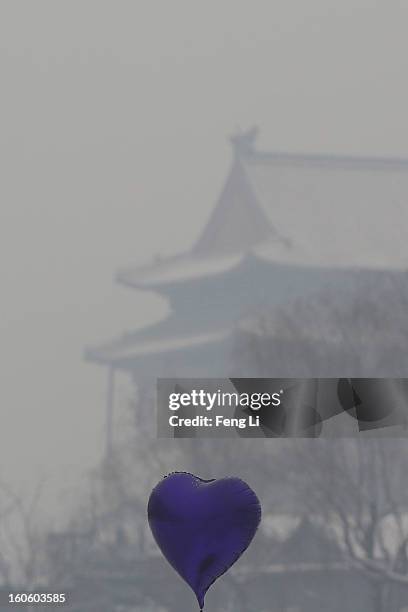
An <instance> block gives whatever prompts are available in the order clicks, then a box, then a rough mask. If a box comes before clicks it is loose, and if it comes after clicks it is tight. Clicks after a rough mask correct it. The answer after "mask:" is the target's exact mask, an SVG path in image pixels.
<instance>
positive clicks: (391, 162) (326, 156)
mask: <svg viewBox="0 0 408 612" xmlns="http://www.w3.org/2000/svg"><path fill="white" fill-rule="evenodd" d="M240 160H241V161H242V162H243V163H244V164H245V162H255V163H256V162H267V161H299V162H316V163H327V164H331V163H340V164H350V165H353V164H358V165H375V166H379V165H380V166H381V165H382V166H392V167H394V166H404V167H405V166H406V167H408V157H407V158H404V157H394V156H390V157H387V156H385V157H384V156H365V155H346V154H344V155H343V154H337V153H306V152H290V151H258V150H252V151H249V152H246V153H245V154H241V155H240Z"/></svg>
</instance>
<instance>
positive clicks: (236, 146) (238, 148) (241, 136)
mask: <svg viewBox="0 0 408 612" xmlns="http://www.w3.org/2000/svg"><path fill="white" fill-rule="evenodd" d="M258 132H259V128H258V126H256V125H254V126H252V127H250V128H249V129H247V130H245V131H244V132H243V131H242V130H241V129H240V128H238V129H237V130H236V132H235V134H233V135H232V136H230V142H231V144H232V148H233V150H234V153H235V155H236V156H237V157H244V156H245V155H251V153H254V152H255V141H256V139H257V137H258Z"/></svg>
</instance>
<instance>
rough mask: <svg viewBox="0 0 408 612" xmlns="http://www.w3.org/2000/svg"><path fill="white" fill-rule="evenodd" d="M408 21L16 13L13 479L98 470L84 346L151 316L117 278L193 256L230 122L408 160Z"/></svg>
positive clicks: (282, 8) (9, 218)
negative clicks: (129, 268)
mask: <svg viewBox="0 0 408 612" xmlns="http://www.w3.org/2000/svg"><path fill="white" fill-rule="evenodd" d="M407 23H408V4H407V3H406V2H403V1H396V0H388V1H385V0H383V1H381V2H379V1H374V0H370V1H368V0H367V1H363V0H342V2H339V1H336V2H334V1H332V0H309V1H308V2H304V1H301V0H299V1H293V0H265V1H263V0H262V1H261V0H251V1H250V0H245V1H242V0H210V1H209V2H205V3H204V2H198V1H193V0H172V2H166V1H165V0H161V1H160V2H158V1H154V0H131V1H130V0H129V1H125V0H116V1H113V0H111V1H109V2H106V1H103V0H92V1H91V0H70V1H69V2H68V1H65V2H63V1H62V0H58V1H56V0H37V1H36V2H32V1H31V0H2V2H1V3H0V46H1V53H0V75H1V98H0V105H1V106H0V108H1V138H0V156H1V162H2V173H1V174H2V178H1V181H0V196H1V222H0V245H1V253H2V256H1V258H0V266H1V305H2V306H1V313H2V316H1V319H0V340H1V342H0V354H1V373H2V374H1V386H0V398H1V414H2V427H1V429H0V462H1V469H0V475H2V476H3V477H4V478H6V479H7V480H9V481H10V480H11V479H15V480H16V482H18V483H20V484H21V483H25V482H27V481H28V480H29V479H31V478H34V479H35V478H37V477H38V475H39V474H45V475H49V476H52V477H53V479H54V481H55V482H58V479H61V480H62V481H63V482H65V481H69V479H70V478H72V479H73V480H74V481H75V479H77V478H79V476H80V474H81V472H83V471H85V470H86V469H88V468H89V467H90V466H92V465H93V464H94V463H95V462H96V461H97V459H98V457H99V455H100V451H101V446H102V442H103V436H102V426H103V416H104V413H103V410H104V392H105V377H104V372H103V370H100V369H98V368H97V367H95V366H92V365H89V364H86V363H84V362H83V360H82V352H83V347H84V345H85V344H90V343H98V342H99V341H102V340H104V339H106V338H109V337H111V336H113V335H115V334H116V333H120V332H122V331H124V330H125V329H131V328H132V327H133V326H135V325H137V324H140V323H141V322H142V321H143V320H144V318H145V317H146V316H147V315H146V303H145V302H144V301H142V300H140V298H139V296H138V295H137V294H136V293H132V292H131V291H126V290H124V289H121V288H119V287H118V286H115V285H114V284H113V282H112V275H113V272H114V270H115V269H116V268H117V267H120V266H123V265H128V264H132V263H138V262H141V261H142V260H145V259H146V258H150V257H151V256H152V255H153V254H155V253H157V252H161V253H170V252H175V251H176V250H179V249H182V248H184V247H187V246H188V245H189V244H190V243H191V241H192V240H193V239H194V237H195V236H196V235H197V232H198V231H199V229H200V228H201V227H202V225H203V223H204V221H205V219H206V218H207V216H208V214H209V211H210V209H211V207H212V206H213V204H214V202H215V198H216V196H217V194H218V192H219V189H220V187H221V184H222V181H223V178H224V177H225V174H226V172H227V169H228V164H229V160H230V151H229V147H228V144H227V142H226V136H227V135H228V134H230V133H231V132H233V131H234V130H235V128H236V126H241V127H242V128H245V127H248V126H250V125H252V124H254V123H256V124H258V125H259V126H260V128H261V138H260V145H263V146H265V148H268V149H285V150H297V151H333V152H344V153H370V154H378V155H387V154H392V155H401V156H407V157H408V122H407V108H408V85H407V57H408V39H407V36H406V29H407ZM407 205H408V203H407ZM181 218H183V219H184V220H185V223H184V224H182V223H181V222H180V219H181Z"/></svg>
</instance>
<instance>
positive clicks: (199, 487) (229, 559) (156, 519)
mask: <svg viewBox="0 0 408 612" xmlns="http://www.w3.org/2000/svg"><path fill="white" fill-rule="evenodd" d="M147 513H148V519H149V525H150V529H151V530H152V533H153V536H154V538H155V540H156V542H157V544H158V546H159V548H160V550H161V551H162V553H163V555H164V556H165V557H166V559H167V561H168V562H169V563H170V564H171V565H172V566H173V567H174V569H175V570H176V571H177V572H178V573H179V574H180V576H181V577H182V578H183V579H184V580H185V581H186V582H187V584H189V586H190V587H191V588H192V589H193V591H194V593H195V595H196V597H197V600H198V604H199V606H200V610H203V608H204V597H205V594H206V592H207V590H208V589H209V587H210V586H211V585H212V584H213V582H215V580H217V578H219V577H220V576H221V575H222V574H224V572H226V571H227V570H228V569H229V568H230V567H231V566H232V565H233V564H234V563H235V561H236V560H237V559H238V558H239V557H240V556H241V555H242V553H243V552H244V551H245V550H246V548H248V546H249V544H250V543H251V540H252V538H253V537H254V535H255V532H256V530H257V528H258V525H259V522H260V520H261V506H260V503H259V500H258V498H257V496H256V495H255V493H254V492H253V491H252V489H251V488H250V487H249V486H248V485H247V484H246V483H245V482H244V481H243V480H241V479H240V478H222V479H220V480H202V479H201V478H198V477H197V476H194V475H193V474H189V473H186V472H174V473H172V474H169V476H166V477H165V478H163V480H162V481H161V482H159V484H158V485H157V486H156V487H155V488H154V489H153V491H152V493H151V495H150V498H149V503H148V509H147Z"/></svg>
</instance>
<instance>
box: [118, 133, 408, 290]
mask: <svg viewBox="0 0 408 612" xmlns="http://www.w3.org/2000/svg"><path fill="white" fill-rule="evenodd" d="M243 138H245V135H244V136H243ZM236 151H237V153H236V155H235V158H234V162H233V165H232V168H231V171H230V173H229V175H228V177H227V180H226V183H225V186H224V189H223V191H222V193H221V195H220V198H219V200H218V202H217V204H216V206H215V208H214V210H213V212H212V214H211V215H210V218H209V221H208V223H207V225H206V226H205V228H204V230H203V232H202V233H201V235H200V236H199V238H198V240H197V242H196V244H195V245H194V246H193V248H192V249H191V251H190V252H187V253H184V254H182V255H179V256H175V257H171V258H169V259H164V260H158V261H157V260H156V261H154V262H152V263H151V264H150V265H147V266H144V267H142V268H131V269H128V270H121V271H119V272H118V274H117V280H118V281H119V282H121V283H123V284H126V285H128V286H133V287H142V288H148V287H152V288H153V287H158V286H163V285H166V284H173V283H180V282H184V281H190V280H192V279H197V280H199V279H201V278H204V277H208V276H213V275H217V274H223V273H226V272H228V271H229V270H232V269H233V268H235V267H237V266H238V265H239V264H240V262H241V261H242V257H243V255H245V254H248V253H252V254H253V255H255V256H257V257H259V258H261V259H263V260H267V261H269V262H271V263H279V264H287V265H289V266H292V265H296V266H308V267H318V268H319V267H324V268H329V269H331V268H344V269H349V268H351V269H358V268H360V269H380V270H384V269H390V270H401V269H405V268H407V264H408V246H407V240H406V229H407V227H408V160H402V159H384V158H371V157H370V158H365V157H346V156H334V155H306V154H305V155H301V154H291V153H263V152H258V151H256V150H255V149H254V148H253V146H245V147H241V149H240V148H239V146H238V147H236Z"/></svg>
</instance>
